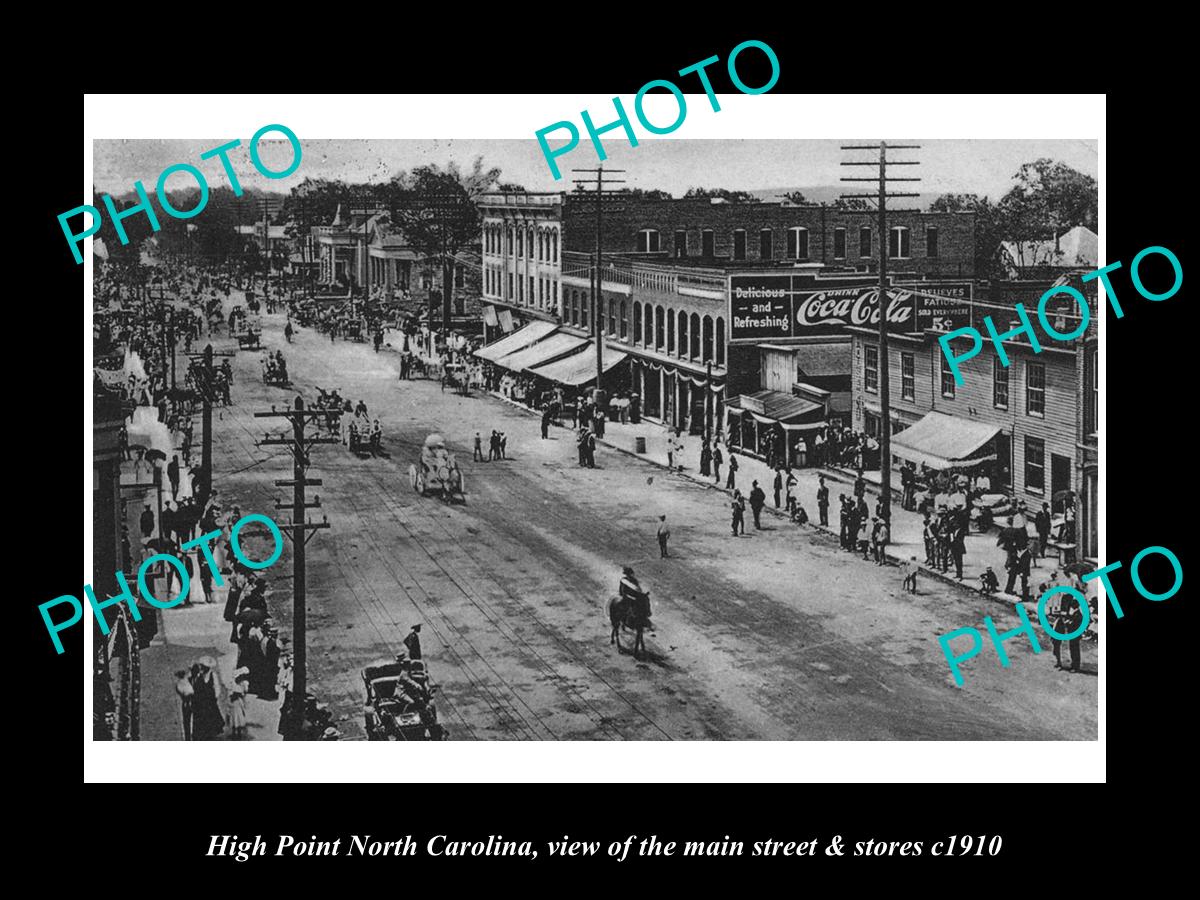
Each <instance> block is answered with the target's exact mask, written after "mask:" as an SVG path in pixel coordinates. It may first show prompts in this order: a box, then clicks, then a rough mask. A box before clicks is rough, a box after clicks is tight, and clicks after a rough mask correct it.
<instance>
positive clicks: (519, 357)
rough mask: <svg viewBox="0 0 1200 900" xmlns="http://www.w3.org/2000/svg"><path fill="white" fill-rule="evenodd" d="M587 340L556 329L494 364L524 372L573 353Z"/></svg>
mask: <svg viewBox="0 0 1200 900" xmlns="http://www.w3.org/2000/svg"><path fill="white" fill-rule="evenodd" d="M587 342H588V341H587V338H581V337H575V335H573V334H567V333H566V332H564V331H558V332H555V333H554V334H551V335H550V336H549V337H546V338H544V339H543V340H540V341H538V342H537V343H536V344H533V345H532V346H529V347H526V348H525V349H524V350H518V351H517V352H516V353H510V354H508V356H502V357H500V358H499V359H497V360H496V365H498V366H503V367H504V368H506V369H509V370H511V371H513V372H524V371H525V370H526V369H532V368H533V367H534V366H540V365H544V364H545V363H548V362H553V361H554V360H556V359H561V358H562V357H564V356H567V355H569V354H571V353H574V352H575V351H576V350H578V349H579V348H580V347H582V346H583V345H584V344H586V343H587Z"/></svg>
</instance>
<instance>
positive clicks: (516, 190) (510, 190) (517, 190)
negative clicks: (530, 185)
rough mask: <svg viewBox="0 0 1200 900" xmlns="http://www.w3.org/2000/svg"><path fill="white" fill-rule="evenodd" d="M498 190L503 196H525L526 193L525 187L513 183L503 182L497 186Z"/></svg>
mask: <svg viewBox="0 0 1200 900" xmlns="http://www.w3.org/2000/svg"><path fill="white" fill-rule="evenodd" d="M496 190H498V191H500V192H501V193H503V194H523V193H525V191H526V188H525V185H523V184H516V183H515V182H512V181H502V182H500V184H498V185H496Z"/></svg>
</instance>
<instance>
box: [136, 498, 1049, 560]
mask: <svg viewBox="0 0 1200 900" xmlns="http://www.w3.org/2000/svg"><path fill="white" fill-rule="evenodd" d="M148 508H149V507H147V509H148ZM1033 527H1034V528H1035V529H1037V536H1038V556H1040V557H1041V558H1042V559H1045V558H1046V542H1047V541H1049V540H1050V504H1048V503H1043V504H1042V508H1041V509H1039V510H1038V513H1037V515H1036V516H1034V517H1033Z"/></svg>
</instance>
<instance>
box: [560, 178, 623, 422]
mask: <svg viewBox="0 0 1200 900" xmlns="http://www.w3.org/2000/svg"><path fill="white" fill-rule="evenodd" d="M571 171H572V172H588V173H593V174H595V176H596V189H595V190H594V191H592V192H589V193H590V196H592V197H595V204H596V253H595V255H594V258H593V263H592V271H593V272H594V273H595V277H594V279H593V280H592V303H591V306H592V325H593V327H594V328H595V331H596V391H595V400H596V412H597V414H600V415H602V414H603V413H604V390H603V387H602V384H603V382H602V380H601V379H602V378H603V377H604V320H603V319H604V317H603V314H602V313H603V309H604V306H603V301H602V299H601V294H602V293H603V291H604V269H603V266H604V232H603V210H604V201H605V200H607V199H611V196H605V193H604V166H599V167H597V168H595V169H572V170H571ZM608 171H609V173H610V174H611V173H613V172H616V173H617V174H620V175H623V174H625V170H624V169H609V170H608ZM574 182H575V183H576V184H590V183H591V179H588V178H576V179H574ZM624 183H625V179H624V178H609V184H624ZM614 193H616V192H614V191H609V195H612V194H614Z"/></svg>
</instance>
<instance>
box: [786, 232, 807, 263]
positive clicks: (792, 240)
mask: <svg viewBox="0 0 1200 900" xmlns="http://www.w3.org/2000/svg"><path fill="white" fill-rule="evenodd" d="M787 255H788V259H808V229H807V228H799V227H797V228H789V229H788V244H787Z"/></svg>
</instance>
